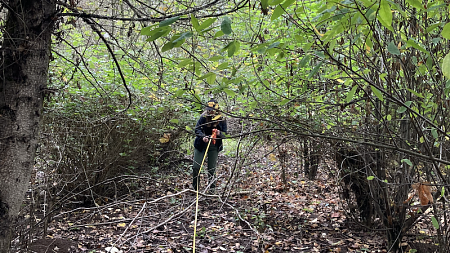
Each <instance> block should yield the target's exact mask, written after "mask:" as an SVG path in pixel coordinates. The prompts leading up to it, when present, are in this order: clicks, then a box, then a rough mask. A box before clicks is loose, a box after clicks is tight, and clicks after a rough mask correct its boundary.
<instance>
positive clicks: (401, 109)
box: [397, 106, 407, 113]
mask: <svg viewBox="0 0 450 253" xmlns="http://www.w3.org/2000/svg"><path fill="white" fill-rule="evenodd" d="M406 110H407V108H406V107H404V106H401V107H400V108H398V109H397V113H404V112H406Z"/></svg>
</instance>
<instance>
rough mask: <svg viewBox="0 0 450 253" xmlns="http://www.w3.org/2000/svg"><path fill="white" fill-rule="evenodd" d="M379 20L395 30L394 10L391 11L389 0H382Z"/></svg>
mask: <svg viewBox="0 0 450 253" xmlns="http://www.w3.org/2000/svg"><path fill="white" fill-rule="evenodd" d="M377 18H378V21H380V23H381V24H382V25H383V26H384V27H386V28H387V29H389V30H390V31H392V32H393V31H394V29H392V11H391V6H390V5H389V3H388V1H387V0H381V2H380V10H379V12H378V16H377Z"/></svg>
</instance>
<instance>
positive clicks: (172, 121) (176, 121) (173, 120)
mask: <svg viewBox="0 0 450 253" xmlns="http://www.w3.org/2000/svg"><path fill="white" fill-rule="evenodd" d="M169 122H171V123H174V124H178V120H177V119H171V120H169Z"/></svg>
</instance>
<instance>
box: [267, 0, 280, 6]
mask: <svg viewBox="0 0 450 253" xmlns="http://www.w3.org/2000/svg"><path fill="white" fill-rule="evenodd" d="M283 1H284V0H269V5H277V4H281V3H282V2H283Z"/></svg>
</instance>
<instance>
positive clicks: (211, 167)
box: [192, 143, 219, 190]
mask: <svg viewBox="0 0 450 253" xmlns="http://www.w3.org/2000/svg"><path fill="white" fill-rule="evenodd" d="M218 154H219V150H218V148H217V147H216V145H213V144H212V143H211V145H209V149H208V154H207V156H208V158H207V159H208V178H209V184H210V185H211V188H215V187H216V179H215V173H216V167H217V156H218ZM204 156H205V151H203V152H202V151H199V150H198V149H196V148H194V165H193V166H192V179H193V180H192V186H193V187H194V190H198V188H197V187H199V188H200V166H201V164H202V161H203V157H204Z"/></svg>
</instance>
